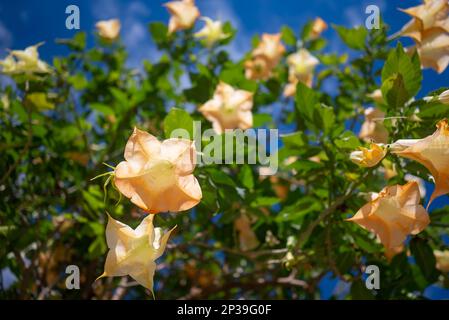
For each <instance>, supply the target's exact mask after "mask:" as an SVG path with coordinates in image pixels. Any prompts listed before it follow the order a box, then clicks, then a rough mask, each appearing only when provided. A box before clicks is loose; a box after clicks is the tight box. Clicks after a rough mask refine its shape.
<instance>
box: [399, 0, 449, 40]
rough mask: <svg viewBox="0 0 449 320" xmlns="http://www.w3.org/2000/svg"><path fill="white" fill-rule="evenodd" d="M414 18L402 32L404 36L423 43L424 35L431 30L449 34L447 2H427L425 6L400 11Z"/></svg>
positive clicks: (448, 8) (438, 0)
mask: <svg viewBox="0 0 449 320" xmlns="http://www.w3.org/2000/svg"><path fill="white" fill-rule="evenodd" d="M400 10H401V11H403V12H405V13H407V14H408V15H410V16H411V17H412V20H410V21H409V22H408V23H407V24H406V25H405V26H404V27H403V28H402V29H401V31H400V34H401V35H402V36H408V37H411V38H413V39H414V40H416V41H418V42H421V41H422V38H423V33H424V32H425V31H427V30H430V29H435V30H436V31H439V32H449V16H448V15H449V4H448V2H447V0H425V1H424V4H421V5H419V6H416V7H411V8H408V9H400Z"/></svg>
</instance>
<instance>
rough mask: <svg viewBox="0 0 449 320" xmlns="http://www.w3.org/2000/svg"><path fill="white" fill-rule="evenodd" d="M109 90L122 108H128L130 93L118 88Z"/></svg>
mask: <svg viewBox="0 0 449 320" xmlns="http://www.w3.org/2000/svg"><path fill="white" fill-rule="evenodd" d="M109 91H110V92H111V94H112V96H113V97H114V99H115V101H116V103H117V105H118V106H119V107H120V109H123V110H126V109H127V108H128V106H129V99H128V95H127V94H126V93H125V92H124V91H122V90H120V89H118V88H110V89H109Z"/></svg>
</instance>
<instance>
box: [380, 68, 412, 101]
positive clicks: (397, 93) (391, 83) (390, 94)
mask: <svg viewBox="0 0 449 320" xmlns="http://www.w3.org/2000/svg"><path fill="white" fill-rule="evenodd" d="M381 91H382V96H383V97H384V99H385V101H387V103H388V105H389V106H390V107H392V108H395V109H397V108H401V107H403V106H404V104H405V103H406V102H407V101H408V100H409V99H410V96H409V94H408V92H407V90H406V89H405V84H404V80H403V78H402V74H400V73H395V74H393V75H392V76H391V77H389V78H388V79H386V80H385V81H384V82H383V83H382V87H381Z"/></svg>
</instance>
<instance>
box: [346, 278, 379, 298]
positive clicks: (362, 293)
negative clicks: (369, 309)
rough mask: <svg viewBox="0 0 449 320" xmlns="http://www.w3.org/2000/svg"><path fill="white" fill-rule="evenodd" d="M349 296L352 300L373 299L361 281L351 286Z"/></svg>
mask: <svg viewBox="0 0 449 320" xmlns="http://www.w3.org/2000/svg"><path fill="white" fill-rule="evenodd" d="M351 296H352V299H354V300H374V299H375V297H374V296H373V294H372V293H371V291H370V290H368V289H367V288H366V285H365V283H364V282H363V280H356V281H354V282H353V283H352V285H351Z"/></svg>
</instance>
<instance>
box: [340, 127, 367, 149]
mask: <svg viewBox="0 0 449 320" xmlns="http://www.w3.org/2000/svg"><path fill="white" fill-rule="evenodd" d="M334 143H335V145H336V146H337V147H339V148H342V149H352V150H354V149H356V148H358V147H360V145H361V144H360V140H359V138H357V137H356V136H355V135H354V133H353V132H352V131H345V132H344V133H343V134H342V135H340V137H339V138H338V139H336V140H334Z"/></svg>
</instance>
